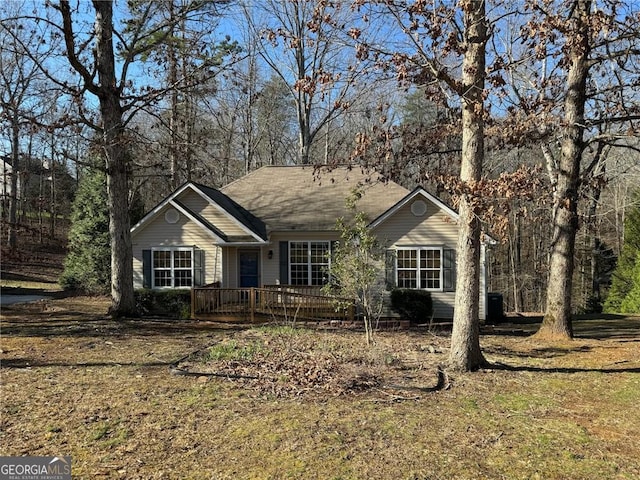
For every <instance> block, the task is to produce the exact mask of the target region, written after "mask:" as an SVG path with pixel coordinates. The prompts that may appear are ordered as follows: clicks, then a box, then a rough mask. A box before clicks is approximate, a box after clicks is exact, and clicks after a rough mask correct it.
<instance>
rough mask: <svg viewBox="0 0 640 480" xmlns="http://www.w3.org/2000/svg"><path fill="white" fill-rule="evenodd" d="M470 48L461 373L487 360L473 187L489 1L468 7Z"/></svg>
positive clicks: (458, 319) (459, 313)
mask: <svg viewBox="0 0 640 480" xmlns="http://www.w3.org/2000/svg"><path fill="white" fill-rule="evenodd" d="M465 8H466V9H465V12H464V17H465V18H464V21H465V40H466V42H467V45H466V51H465V55H464V59H463V63H462V84H463V92H462V93H463V94H462V165H461V169H460V181H461V182H462V184H463V193H462V195H461V198H460V204H459V207H458V210H459V215H460V225H459V227H460V228H459V233H458V246H457V262H458V269H457V281H456V283H457V285H456V295H455V310H454V316H453V331H452V334H451V350H450V354H449V364H450V366H451V368H453V369H454V370H459V371H470V370H477V369H478V368H479V367H480V366H481V365H482V364H483V363H485V360H484V357H483V356H482V351H481V350H480V318H479V296H480V221H479V219H478V216H477V215H476V211H475V209H476V207H475V206H474V204H475V202H474V196H475V194H474V192H473V187H474V186H475V185H474V184H475V182H477V181H479V180H480V176H481V174H482V163H483V159H484V119H483V114H484V105H483V90H484V76H485V48H486V41H487V25H486V16H485V2H484V0H480V1H477V2H469V4H468V5H467V6H466V7H465Z"/></svg>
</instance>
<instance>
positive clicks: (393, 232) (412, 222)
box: [374, 200, 458, 248]
mask: <svg viewBox="0 0 640 480" xmlns="http://www.w3.org/2000/svg"><path fill="white" fill-rule="evenodd" d="M424 201H425V202H426V203H427V212H426V213H425V214H424V215H423V216H421V217H416V216H415V215H413V214H412V213H411V203H413V202H409V203H408V204H407V205H405V206H404V207H402V208H401V209H400V210H398V211H397V212H396V213H395V214H394V215H393V216H391V217H389V218H387V219H386V220H385V221H384V222H383V223H382V224H380V225H378V227H377V228H376V229H375V230H374V233H375V234H376V236H377V237H378V241H379V242H380V243H381V244H383V245H385V246H386V247H387V248H391V247H393V246H412V245H423V246H447V247H448V248H455V246H456V242H457V238H458V226H457V225H456V223H455V221H454V220H453V219H452V218H451V217H450V216H449V215H447V214H446V213H444V212H443V211H442V210H440V209H439V208H438V207H436V206H435V205H434V204H433V203H431V202H429V201H427V200H424Z"/></svg>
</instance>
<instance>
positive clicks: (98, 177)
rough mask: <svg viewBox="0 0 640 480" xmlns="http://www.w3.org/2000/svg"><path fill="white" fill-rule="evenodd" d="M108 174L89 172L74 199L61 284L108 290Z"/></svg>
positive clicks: (100, 291) (92, 290)
mask: <svg viewBox="0 0 640 480" xmlns="http://www.w3.org/2000/svg"><path fill="white" fill-rule="evenodd" d="M106 196H107V181H106V176H105V174H104V173H103V172H101V171H99V170H93V171H90V172H88V173H86V174H85V175H84V176H83V178H82V180H81V181H80V185H79V186H78V191H77V194H76V198H75V200H74V202H73V209H72V213H71V230H70V232H69V249H68V252H69V253H68V254H67V258H66V259H65V262H64V272H63V273H62V276H61V277H60V285H62V287H63V288H65V289H73V290H79V291H82V292H85V293H92V294H103V293H108V292H109V286H110V281H111V266H110V265H111V257H110V252H111V249H110V240H109V213H108V210H107V201H106Z"/></svg>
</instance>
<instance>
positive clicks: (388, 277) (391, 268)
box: [384, 249, 397, 290]
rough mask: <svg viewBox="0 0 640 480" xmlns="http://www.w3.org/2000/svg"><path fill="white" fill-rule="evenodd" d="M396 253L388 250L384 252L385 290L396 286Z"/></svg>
mask: <svg viewBox="0 0 640 480" xmlns="http://www.w3.org/2000/svg"><path fill="white" fill-rule="evenodd" d="M396 258H397V255H396V251H395V250H393V249H389V250H387V251H386V252H385V256H384V266H385V284H386V287H387V290H391V289H392V288H395V287H396V286H397V285H396Z"/></svg>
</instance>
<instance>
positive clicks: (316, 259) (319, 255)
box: [311, 242, 329, 264]
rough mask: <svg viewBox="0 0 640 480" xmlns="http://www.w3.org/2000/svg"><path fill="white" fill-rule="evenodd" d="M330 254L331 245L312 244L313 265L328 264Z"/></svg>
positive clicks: (324, 243) (325, 243)
mask: <svg viewBox="0 0 640 480" xmlns="http://www.w3.org/2000/svg"><path fill="white" fill-rule="evenodd" d="M328 254H329V244H328V243H327V242H311V263H316V264H320V263H322V264H326V263H328V261H329V256H328Z"/></svg>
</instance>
